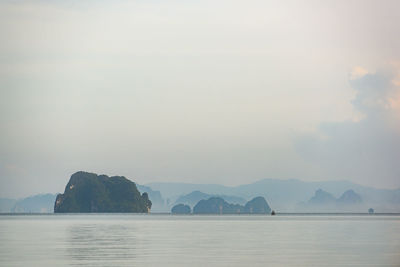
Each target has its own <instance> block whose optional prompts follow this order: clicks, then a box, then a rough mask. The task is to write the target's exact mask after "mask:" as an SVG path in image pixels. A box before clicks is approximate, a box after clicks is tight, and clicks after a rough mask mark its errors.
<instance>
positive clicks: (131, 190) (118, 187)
mask: <svg viewBox="0 0 400 267" xmlns="http://www.w3.org/2000/svg"><path fill="white" fill-rule="evenodd" d="M150 208H151V201H150V200H149V198H148V195H147V193H143V194H142V195H140V192H139V191H138V190H137V188H136V185H135V183H134V182H132V181H130V180H128V179H126V178H125V177H123V176H113V177H108V176H106V175H97V174H95V173H87V172H77V173H75V174H73V175H72V176H71V179H70V180H69V182H68V184H67V186H66V187H65V191H64V194H59V195H58V196H57V198H56V201H55V204H54V212H55V213H63V212H77V213H79V212H137V213H147V212H149V211H150Z"/></svg>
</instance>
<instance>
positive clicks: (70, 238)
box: [66, 223, 137, 265]
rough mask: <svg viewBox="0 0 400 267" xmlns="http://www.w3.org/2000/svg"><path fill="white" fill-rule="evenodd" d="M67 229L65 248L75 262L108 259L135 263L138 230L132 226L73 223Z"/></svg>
mask: <svg viewBox="0 0 400 267" xmlns="http://www.w3.org/2000/svg"><path fill="white" fill-rule="evenodd" d="M66 231H67V234H66V236H67V238H66V240H67V244H66V250H67V252H68V253H67V254H68V257H69V258H70V259H71V260H72V261H73V262H74V264H79V265H88V264H90V263H91V262H93V261H100V262H104V261H107V260H108V261H113V262H118V261H122V262H134V258H135V245H136V244H137V240H136V239H135V232H136V231H137V229H135V227H134V226H133V225H131V226H130V227H128V226H127V225H124V224H121V223H119V224H102V223H100V224H99V223H94V224H93V223H91V224H87V223H86V224H72V225H69V226H68V227H67V229H66Z"/></svg>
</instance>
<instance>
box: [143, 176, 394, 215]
mask: <svg viewBox="0 0 400 267" xmlns="http://www.w3.org/2000/svg"><path fill="white" fill-rule="evenodd" d="M146 186H148V187H150V188H152V190H157V191H160V192H161V195H162V196H163V198H164V199H166V202H167V203H177V202H176V200H177V199H179V198H180V197H181V196H184V195H187V194H190V193H191V192H193V191H201V192H203V193H204V194H209V195H226V196H235V197H240V198H243V199H245V200H246V201H247V200H250V199H251V198H254V197H256V196H263V197H265V199H266V200H267V201H268V203H269V204H270V205H271V207H273V208H274V209H276V210H278V211H279V212H302V211H307V212H310V211H312V207H310V206H309V205H308V204H309V203H308V201H309V200H310V199H311V198H312V197H313V196H314V193H315V192H316V191H317V190H318V189H322V190H323V191H325V192H329V194H330V195H332V197H333V199H339V198H341V196H342V194H343V192H346V191H348V190H352V191H353V192H357V195H359V196H360V198H361V199H362V203H359V204H358V206H357V207H356V206H354V205H353V208H354V209H344V208H343V206H345V205H342V206H341V207H338V210H336V211H343V210H346V211H356V212H366V211H367V209H368V208H369V207H372V208H374V209H375V211H376V212H400V189H394V190H390V189H376V188H372V187H367V186H362V185H358V184H355V183H351V182H348V181H319V182H305V181H301V180H297V179H289V180H279V179H263V180H260V181H257V182H254V183H251V184H245V185H239V186H233V187H231V186H223V185H219V184H191V183H149V184H146ZM344 197H345V196H344ZM343 204H346V203H343ZM171 205H172V204H171ZM171 205H170V206H171Z"/></svg>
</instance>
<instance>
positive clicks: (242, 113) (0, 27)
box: [0, 0, 400, 197]
mask: <svg viewBox="0 0 400 267" xmlns="http://www.w3.org/2000/svg"><path fill="white" fill-rule="evenodd" d="M399 10H400V2H399V1H396V0H394V1H386V0H384V1H368V0H362V1H361V0H360V1H252V0H250V1H235V0H229V1H225V0H222V1H215V0H213V1H208V0H205V1H178V0H176V1H156V0H150V1H144V0H143V1H88V0H84V1H1V2H0V39H1V42H0V197H24V196H28V195H33V194H37V193H47V192H51V193H55V192H62V191H63V190H64V187H65V184H66V183H67V182H68V180H69V177H70V176H71V175H72V174H73V173H74V172H76V171H79V170H84V171H90V172H95V173H99V174H100V173H101V174H108V175H123V176H126V177H127V178H129V179H131V180H133V181H135V182H138V183H140V184H145V183H149V182H170V181H179V182H190V183H219V184H224V185H239V184H245V183H251V182H254V181H257V180H259V179H263V178H275V179H291V178H296V179H301V180H304V181H324V180H349V181H352V182H354V183H358V184H362V185H367V186H373V187H377V188H400V164H398V162H399V159H400V49H399V48H400V37H399V36H400V16H399V15H398V11H399Z"/></svg>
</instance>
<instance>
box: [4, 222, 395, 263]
mask: <svg viewBox="0 0 400 267" xmlns="http://www.w3.org/2000/svg"><path fill="white" fill-rule="evenodd" d="M0 265H1V266H71V265H83V266H400V217H399V216H281V215H279V216H172V215H120V214H118V215H110V214H107V215H98V214H97V215H26V216H21V215H19V216H15V215H14V216H9V215H3V216H0Z"/></svg>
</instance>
